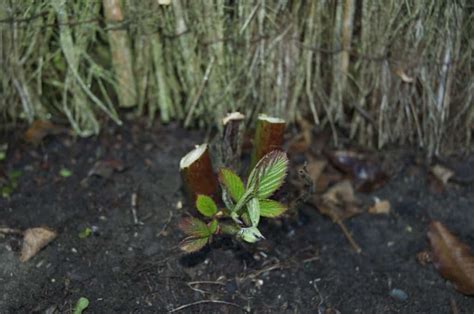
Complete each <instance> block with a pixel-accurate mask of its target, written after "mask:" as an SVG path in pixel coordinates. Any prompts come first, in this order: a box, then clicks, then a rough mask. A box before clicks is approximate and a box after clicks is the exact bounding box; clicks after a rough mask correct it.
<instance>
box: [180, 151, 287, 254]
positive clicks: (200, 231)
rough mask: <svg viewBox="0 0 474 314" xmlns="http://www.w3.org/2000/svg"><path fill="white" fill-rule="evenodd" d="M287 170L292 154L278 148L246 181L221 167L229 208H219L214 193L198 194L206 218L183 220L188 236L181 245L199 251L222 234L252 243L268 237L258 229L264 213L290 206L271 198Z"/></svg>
mask: <svg viewBox="0 0 474 314" xmlns="http://www.w3.org/2000/svg"><path fill="white" fill-rule="evenodd" d="M287 170H288V157H287V156H286V153H284V152H282V151H277V150H274V151H272V152H270V153H268V154H266V155H265V156H263V157H262V159H260V161H259V162H258V163H257V164H256V165H255V168H254V169H253V170H252V172H251V173H250V175H249V178H248V180H247V184H246V185H244V183H243V182H242V180H241V179H240V177H239V176H238V175H237V174H236V173H235V172H233V171H232V170H230V169H227V168H222V169H220V170H219V182H220V184H221V187H222V201H223V203H224V205H225V208H222V209H219V208H218V206H217V204H216V203H215V202H214V200H213V199H212V198H211V197H210V196H207V195H198V196H197V199H196V208H197V210H198V211H199V213H200V214H201V215H202V216H203V219H199V218H195V217H186V218H183V219H182V220H181V222H180V224H179V227H180V229H181V230H182V231H183V232H184V233H185V234H186V235H187V237H186V238H185V239H184V240H183V241H182V242H181V244H180V248H181V249H182V250H183V251H185V252H195V251H198V250H200V249H201V248H203V247H204V246H205V245H206V244H207V243H209V242H210V241H212V238H213V236H214V235H219V234H228V235H232V236H235V237H236V238H238V239H240V240H243V241H245V242H249V243H254V242H256V241H258V240H260V239H262V238H264V237H263V235H262V233H261V232H260V230H259V229H258V224H259V222H260V217H266V218H275V217H278V216H280V215H281V214H283V213H284V212H285V211H286V210H287V207H286V206H285V205H283V204H281V203H280V202H277V201H275V200H272V199H269V197H270V196H271V195H272V194H273V193H275V191H276V190H278V189H279V188H280V187H281V186H282V184H283V182H284V180H285V177H286V174H287Z"/></svg>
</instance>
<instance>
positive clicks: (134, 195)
mask: <svg viewBox="0 0 474 314" xmlns="http://www.w3.org/2000/svg"><path fill="white" fill-rule="evenodd" d="M131 203H132V216H133V223H134V224H135V225H143V222H141V221H139V220H138V216H137V208H138V193H137V192H133V193H132V201H131Z"/></svg>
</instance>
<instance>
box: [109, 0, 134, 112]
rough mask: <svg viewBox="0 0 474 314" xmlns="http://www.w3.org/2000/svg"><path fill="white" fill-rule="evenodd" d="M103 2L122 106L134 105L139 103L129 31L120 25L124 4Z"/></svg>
mask: <svg viewBox="0 0 474 314" xmlns="http://www.w3.org/2000/svg"><path fill="white" fill-rule="evenodd" d="M102 4H103V8H104V13H105V19H106V21H107V24H108V27H109V31H108V34H109V43H110V52H111V53H112V65H113V68H114V72H115V79H116V81H117V88H116V90H117V94H118V98H119V102H120V106H121V107H132V106H135V105H136V104H137V99H136V96H137V95H136V86H135V78H134V75H133V70H132V51H131V49H130V41H129V38H128V33H127V31H126V30H125V29H123V28H119V27H118V26H119V24H120V23H122V22H123V20H124V18H123V12H122V6H121V4H120V0H103V1H102Z"/></svg>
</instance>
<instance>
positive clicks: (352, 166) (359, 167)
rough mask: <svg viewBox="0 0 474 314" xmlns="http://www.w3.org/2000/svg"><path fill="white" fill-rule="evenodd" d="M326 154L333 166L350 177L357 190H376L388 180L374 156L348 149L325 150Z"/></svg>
mask: <svg viewBox="0 0 474 314" xmlns="http://www.w3.org/2000/svg"><path fill="white" fill-rule="evenodd" d="M326 156H327V157H328V159H329V161H330V162H331V164H333V165H334V167H336V168H337V169H339V170H341V171H342V172H344V173H345V174H347V175H349V176H350V177H351V179H352V181H353V182H354V186H355V188H356V190H357V191H360V192H370V191H373V190H376V189H378V188H380V187H382V186H383V185H384V184H385V183H386V182H387V180H388V175H387V174H386V173H385V172H384V171H383V169H382V166H381V163H380V162H379V161H378V160H377V159H375V158H374V157H371V156H368V155H366V154H362V153H358V152H355V151H350V150H338V151H332V152H326Z"/></svg>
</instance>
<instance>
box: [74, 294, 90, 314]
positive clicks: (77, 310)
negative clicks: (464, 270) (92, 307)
mask: <svg viewBox="0 0 474 314" xmlns="http://www.w3.org/2000/svg"><path fill="white" fill-rule="evenodd" d="M88 307H89V299H87V298H85V297H80V298H79V300H78V301H77V303H76V305H75V306H74V309H73V313H74V314H82V312H84V310H85V309H87V308H88Z"/></svg>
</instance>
